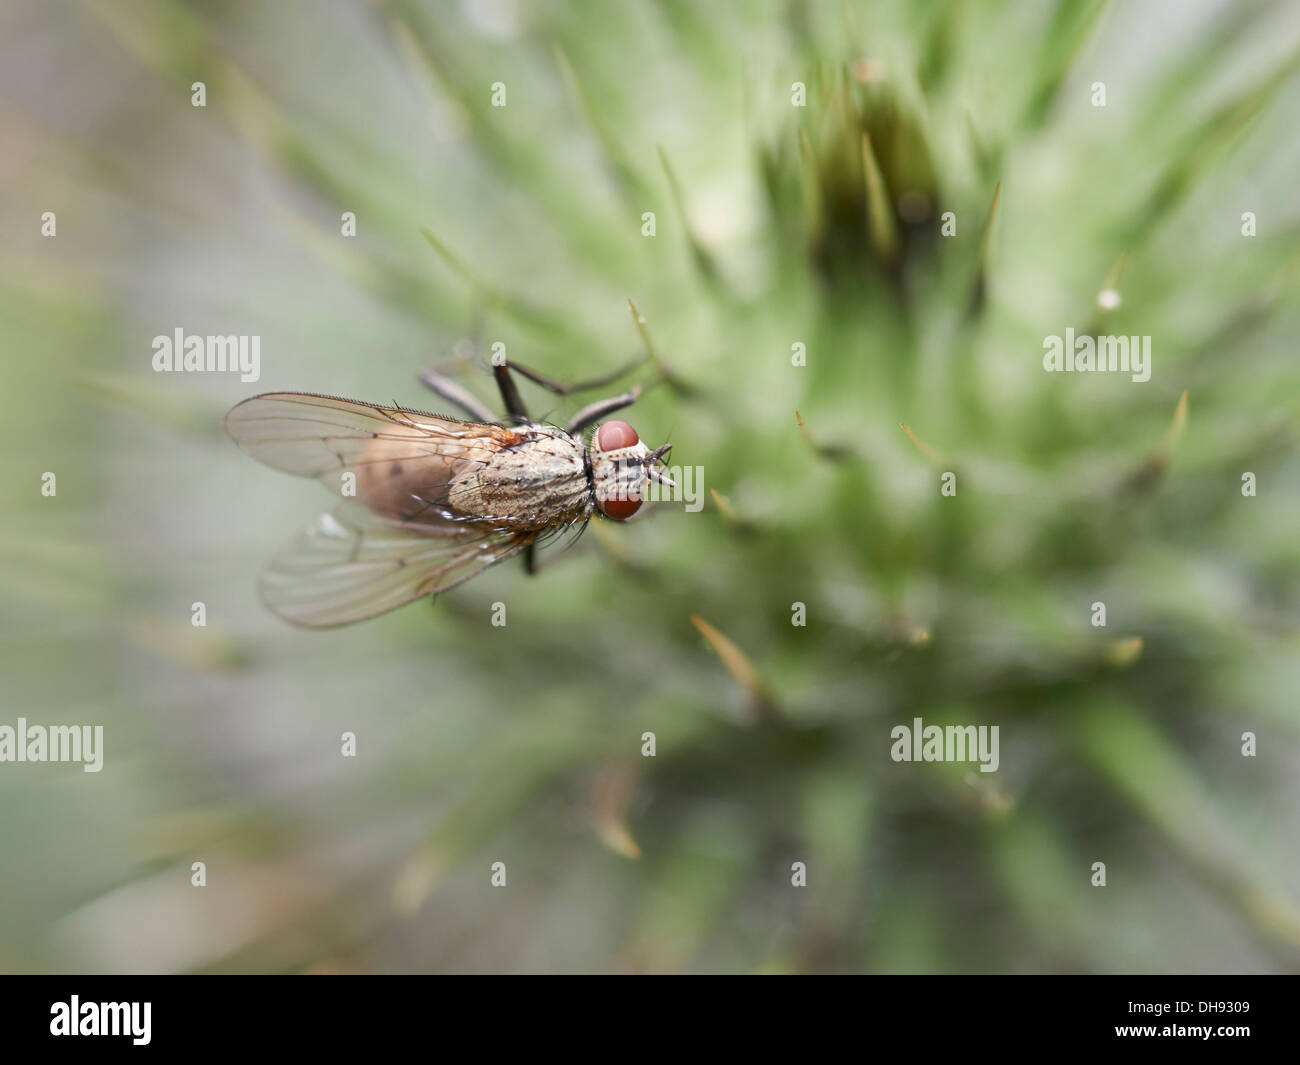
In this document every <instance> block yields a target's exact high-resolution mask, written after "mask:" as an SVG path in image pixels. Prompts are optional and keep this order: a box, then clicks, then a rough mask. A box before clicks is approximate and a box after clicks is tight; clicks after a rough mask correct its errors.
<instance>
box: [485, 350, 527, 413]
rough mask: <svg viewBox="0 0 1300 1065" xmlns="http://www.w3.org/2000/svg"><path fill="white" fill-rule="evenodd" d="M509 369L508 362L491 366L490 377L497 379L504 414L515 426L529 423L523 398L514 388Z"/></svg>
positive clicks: (513, 380)
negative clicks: (504, 409) (503, 405)
mask: <svg viewBox="0 0 1300 1065" xmlns="http://www.w3.org/2000/svg"><path fill="white" fill-rule="evenodd" d="M510 369H511V364H510V363H508V362H503V363H499V364H498V363H495V362H494V363H493V364H492V376H493V377H495V378H496V379H497V388H499V389H500V390H501V402H502V403H503V404H505V408H506V414H507V415H508V416H509V417H510V420H511V421H512V422H514V423H515V424H519V423H522V422H527V421H531V419H530V418H529V417H528V408H527V407H525V406H524V400H523V397H522V396H520V395H519V389H518V388H516V387H515V379H514V378H513V377H511V376H510Z"/></svg>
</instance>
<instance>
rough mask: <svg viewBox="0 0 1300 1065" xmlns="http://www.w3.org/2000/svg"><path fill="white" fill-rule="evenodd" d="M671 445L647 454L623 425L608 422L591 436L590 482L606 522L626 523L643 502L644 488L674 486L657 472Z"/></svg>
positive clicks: (618, 422)
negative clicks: (660, 485) (653, 482)
mask: <svg viewBox="0 0 1300 1065" xmlns="http://www.w3.org/2000/svg"><path fill="white" fill-rule="evenodd" d="M671 450H672V444H664V445H663V447H659V448H655V450H653V451H651V450H650V449H649V448H648V447H646V446H645V444H643V443H641V440H640V438H639V437H638V436H637V435H636V430H635V429H633V428H632V427H631V426H630V425H628V424H627V422H620V421H609V422H605V423H604V424H603V425H601V426H600V428H599V429H597V430H596V432H595V433H594V434H593V435H592V438H591V445H590V456H591V478H592V484H593V485H594V488H595V494H596V506H597V507H599V508H600V512H601V513H602V514H604V515H605V517H607V518H613V519H614V520H615V521H626V520H627V519H628V518H630V517H631V516H632V515H633V514H635V513H636V512H637V511H638V510H639V509H640V508H641V504H642V502H643V501H644V499H645V486H646V484H647V483H649V482H650V481H656V482H658V483H659V484H662V485H665V486H667V487H668V488H675V487H676V485H675V484H674V483H673V482H672V481H670V480H669V479H668V478H667V477H665V476H664V475H663V474H662V473H661V472H660V470H659V466H660V464H661V463H662V462H663V460H664V456H666V455H667V454H668V452H669V451H671Z"/></svg>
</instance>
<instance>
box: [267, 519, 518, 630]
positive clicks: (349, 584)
mask: <svg viewBox="0 0 1300 1065" xmlns="http://www.w3.org/2000/svg"><path fill="white" fill-rule="evenodd" d="M535 538H536V534H534V533H530V532H516V531H511V530H505V529H484V528H482V527H477V526H471V525H461V526H459V527H457V528H455V529H450V530H448V531H446V532H442V533H438V532H432V531H431V530H429V529H427V528H424V529H421V528H418V527H415V526H412V525H411V524H409V523H398V522H394V521H391V520H389V519H387V518H385V517H384V516H383V515H380V514H376V513H375V512H374V511H372V510H370V509H369V508H367V507H365V506H363V505H361V504H359V503H357V502H355V501H347V502H344V503H342V504H341V505H340V506H338V507H337V508H336V509H335V510H334V512H333V513H332V514H322V515H321V516H320V517H319V518H317V519H316V520H315V521H314V522H313V523H312V524H311V525H309V526H308V527H307V528H306V529H304V530H303V532H302V533H300V534H299V535H298V537H297V538H296V539H295V540H293V542H292V543H290V544H288V545H287V546H286V547H285V548H284V550H282V551H281V552H280V553H279V554H278V555H276V557H275V558H274V559H272V561H271V564H270V566H268V567H267V568H266V570H265V571H264V572H263V573H262V576H261V580H260V584H259V588H260V591H261V594H262V601H263V602H264V603H265V604H266V605H267V606H268V607H270V608H271V610H273V611H275V613H277V614H278V615H280V617H282V618H284V619H285V620H286V621H290V622H292V623H293V624H295V625H302V626H304V627H305V628H311V629H328V628H334V627H335V626H338V625H347V624H350V623H351V622H353V621H362V620H364V619H365V618H371V617H374V616H375V615H376V614H382V613H384V612H386V611H389V610H393V609H395V608H396V607H399V606H401V605H402V604H404V603H409V602H410V601H411V600H412V599H419V598H420V597H422V596H425V595H432V594H434V593H437V592H441V591H445V590H446V589H448V588H451V587H452V586H453V585H457V584H460V583H461V582H462V581H467V580H469V578H471V577H473V576H474V575H475V574H478V573H481V572H482V571H483V570H485V569H487V567H488V566H490V565H492V564H493V563H494V562H500V561H501V560H502V559H506V558H510V557H511V556H512V555H515V554H518V553H519V552H520V551H522V550H523V549H524V548H525V547H527V546H528V544H529V543H530V542H532V540H534V539H535Z"/></svg>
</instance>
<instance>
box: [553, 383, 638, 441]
mask: <svg viewBox="0 0 1300 1065" xmlns="http://www.w3.org/2000/svg"><path fill="white" fill-rule="evenodd" d="M640 398H641V386H640V385H633V386H632V390H631V391H630V392H624V393H623V394H622V395H621V396H610V398H609V399H598V400H596V402H595V403H589V404H587V406H585V407H583V408H582V410H580V411H578V412H577V413H576V414H574V416H573V420H572V421H571V422H569V432H570V433H573V434H574V435H575V436H576V435H577V434H578V433H580V432H582V431H583V430H584V429H586V428H587V427H588V426H589V425H594V424H595V423H596V422H598V421H600V419H601V418H603V417H605V416H606V415H607V414H613V413H614V412H615V411H616V410H622V409H623V408H624V407H630V406H632V404H633V403H635V402H636V401H637V400H638V399H640Z"/></svg>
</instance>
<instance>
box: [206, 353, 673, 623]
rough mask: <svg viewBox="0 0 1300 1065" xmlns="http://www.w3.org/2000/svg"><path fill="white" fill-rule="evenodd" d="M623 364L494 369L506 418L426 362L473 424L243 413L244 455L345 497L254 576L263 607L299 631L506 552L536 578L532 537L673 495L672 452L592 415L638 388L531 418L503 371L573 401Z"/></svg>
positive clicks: (331, 413)
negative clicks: (567, 380)
mask: <svg viewBox="0 0 1300 1065" xmlns="http://www.w3.org/2000/svg"><path fill="white" fill-rule="evenodd" d="M634 365H635V364H634ZM630 368H631V367H628V368H624V369H623V370H619V371H616V372H615V373H614V374H611V375H609V376H607V377H605V378H602V379H600V380H598V381H592V382H588V383H587V384H585V385H560V384H556V383H555V382H552V381H548V380H547V379H546V378H544V377H541V376H540V375H539V374H536V373H535V372H533V371H532V370H529V369H526V368H525V367H522V366H519V365H518V364H517V363H511V362H503V363H501V364H500V365H496V364H494V365H493V368H492V369H493V373H494V375H495V376H496V381H497V385H498V387H499V389H500V391H501V396H502V399H503V401H504V404H505V407H506V412H507V418H506V419H504V420H498V419H496V418H495V417H494V416H493V413H492V411H491V410H489V409H488V408H487V407H486V406H485V405H484V404H483V403H481V402H480V401H479V400H478V399H477V398H475V397H474V396H473V395H472V394H471V393H470V392H469V391H468V390H466V389H464V388H462V387H461V386H460V385H459V384H457V383H456V382H455V381H453V380H452V379H450V378H448V377H445V376H443V375H442V374H441V373H439V372H437V371H436V370H432V369H430V370H425V371H424V373H423V374H422V375H421V380H423V381H424V383H425V384H426V385H428V386H429V387H430V388H432V389H433V390H434V391H435V392H437V393H438V394H439V395H440V396H441V397H442V398H443V399H445V400H447V401H448V402H450V403H452V404H454V405H456V406H457V407H459V408H461V410H463V411H465V412H466V413H467V414H468V415H469V418H468V419H460V418H451V417H447V416H445V415H440V414H426V413H423V412H420V411H416V410H408V409H406V408H404V407H398V406H391V407H387V406H379V405H376V404H372V403H362V402H358V401H356V400H351V399H338V398H334V397H331V396H319V395H312V394H309V393H303V392H271V393H267V394H265V395H260V396H254V397H252V398H251V399H246V400H244V401H243V402H242V403H239V404H237V405H236V406H235V407H233V408H231V410H230V412H229V413H228V414H227V415H226V423H225V424H226V431H227V432H228V433H229V434H230V436H231V437H232V438H233V439H234V441H235V442H236V443H237V444H238V445H239V446H240V447H241V448H243V449H244V450H245V451H246V452H248V453H249V454H250V455H252V456H253V458H255V459H257V460H258V461H259V462H263V463H265V464H266V465H268V466H272V467H274V468H275V469H277V470H283V471H284V472H286V473H292V474H294V475H296V476H299V477H314V478H317V479H318V480H320V481H322V482H323V483H324V484H325V485H326V486H327V487H328V488H330V489H331V490H332V491H334V492H336V493H339V494H341V495H342V496H343V500H342V502H341V503H340V504H339V505H338V506H337V507H336V508H335V509H334V510H333V511H332V512H331V513H329V514H324V515H321V516H320V517H319V518H317V519H316V521H315V522H313V523H312V524H311V525H310V526H308V527H307V528H306V529H305V530H304V531H303V532H302V533H301V534H300V535H299V536H298V537H297V539H295V540H294V541H293V542H292V543H290V544H289V545H288V546H287V547H286V548H285V549H284V550H283V551H281V552H280V554H278V555H277V556H276V557H275V558H274V559H273V560H272V562H271V564H270V566H269V567H268V568H267V569H266V570H265V571H264V572H263V574H262V577H261V581H260V591H261V595H262V600H263V602H265V603H266V605H267V606H268V607H270V609H271V610H273V611H274V612H275V613H276V614H278V615H279V616H280V617H282V618H284V619H285V620H286V621H290V622H292V623H294V624H296V625H301V626H304V627H307V628H332V627H335V626H338V625H346V624H349V623H351V622H354V621H361V620H363V619H365V618H370V617H374V616H375V615H377V614H382V613H384V612H385V611H388V610H392V609H394V608H395V607H399V606H401V605H403V604H404V603H408V602H410V601H411V600H413V599H419V598H421V597H422V596H426V595H432V594H436V593H438V592H442V591H445V590H446V589H448V588H451V587H453V586H455V585H457V584H460V583H461V582H463V581H467V580H469V579H470V578H471V577H473V576H475V575H476V574H478V573H481V572H482V571H483V570H485V569H487V567H488V566H491V565H492V564H494V563H496V562H501V561H503V560H504V559H507V558H511V557H512V556H514V555H523V557H524V559H525V562H526V563H527V566H528V570H529V572H533V571H534V570H535V550H536V548H537V546H538V545H539V544H541V543H543V542H545V541H547V540H550V539H552V538H553V537H556V536H558V535H560V534H562V533H563V532H565V531H566V530H568V529H570V528H573V527H574V526H579V527H585V525H586V523H587V522H588V521H589V520H590V519H591V518H592V517H593V516H599V517H604V518H610V519H613V520H615V521H624V520H626V519H627V518H630V517H631V516H632V515H633V514H634V513H636V511H637V510H638V508H639V507H640V506H641V503H642V499H643V495H644V490H645V487H646V485H647V482H649V481H656V482H658V483H660V484H664V485H667V486H668V487H674V485H673V482H672V481H670V480H669V479H668V478H667V477H666V476H665V475H664V474H663V472H662V471H661V470H660V465H661V464H662V463H663V460H664V457H665V456H666V455H667V454H668V452H669V450H670V449H671V445H669V444H665V445H664V446H662V447H659V448H656V449H654V450H651V449H650V448H648V447H646V445H645V444H643V443H641V441H640V438H639V437H638V436H637V433H636V430H634V429H633V428H632V426H630V425H629V424H628V423H627V422H624V421H619V420H608V421H603V422H602V421H601V419H603V418H605V417H606V416H607V415H609V414H612V413H614V412H615V411H617V410H620V409H622V408H624V407H628V406H630V405H631V404H632V403H634V402H635V401H636V399H637V398H638V396H639V395H640V388H639V386H638V387H636V388H633V389H632V390H631V391H629V392H626V393H624V394H622V395H619V396H614V397H612V398H610V399H605V400H601V401H599V402H596V403H592V404H590V405H588V406H586V407H583V408H582V409H581V410H580V411H578V412H577V413H576V414H575V415H574V416H573V419H572V420H571V422H570V423H569V426H568V428H567V429H562V428H560V427H559V426H555V425H549V424H544V423H541V422H535V421H533V420H532V419H531V418H529V416H528V413H527V411H526V409H525V407H524V404H523V401H522V399H521V398H520V395H519V392H518V389H517V388H516V386H515V382H514V380H513V379H512V378H511V376H510V373H511V371H514V372H516V373H519V374H522V375H523V376H525V377H527V378H529V379H530V380H532V381H535V382H536V383H538V384H540V385H542V386H543V387H546V388H548V389H550V390H552V391H554V392H558V393H560V394H567V393H569V392H575V391H578V390H579V389H584V388H589V387H596V386H599V385H601V384H605V383H608V382H609V381H610V380H613V379H615V378H617V377H618V376H621V375H622V374H624V373H626V372H627V370H628V369H630ZM598 422H599V423H600V424H599V425H597V423H598ZM593 425H596V429H595V431H594V432H593V433H592V434H591V436H590V438H589V439H587V438H585V436H584V434H585V430H587V429H588V428H590V427H591V426H593Z"/></svg>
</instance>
